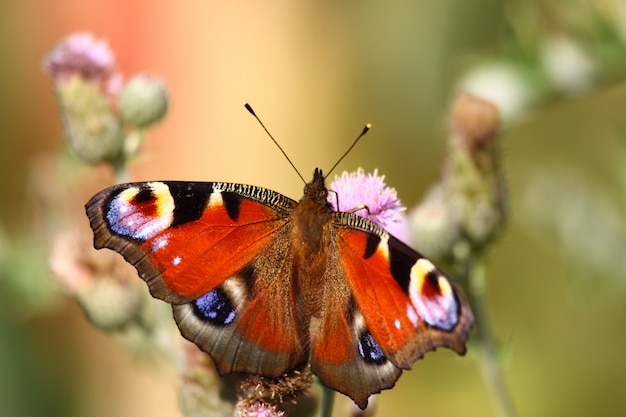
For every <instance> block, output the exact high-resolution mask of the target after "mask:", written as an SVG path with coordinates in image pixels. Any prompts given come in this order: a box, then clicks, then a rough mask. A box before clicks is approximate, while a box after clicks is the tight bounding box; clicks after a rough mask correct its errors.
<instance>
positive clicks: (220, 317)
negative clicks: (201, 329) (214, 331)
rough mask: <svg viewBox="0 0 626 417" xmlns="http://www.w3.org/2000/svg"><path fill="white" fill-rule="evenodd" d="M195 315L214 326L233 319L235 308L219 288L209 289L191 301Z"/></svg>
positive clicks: (224, 323)
mask: <svg viewBox="0 0 626 417" xmlns="http://www.w3.org/2000/svg"><path fill="white" fill-rule="evenodd" d="M193 308H194V312H195V313H196V316H197V317H199V318H200V319H201V320H206V321H208V322H210V323H211V324H214V325H216V326H225V325H227V324H229V323H231V322H232V321H233V320H234V319H235V315H236V310H235V308H234V307H233V304H232V302H231V300H230V298H229V297H228V296H227V295H226V293H225V292H224V291H223V290H221V289H220V288H216V289H214V290H212V291H209V292H208V293H206V294H205V295H203V296H202V297H200V298H198V299H196V300H195V301H193Z"/></svg>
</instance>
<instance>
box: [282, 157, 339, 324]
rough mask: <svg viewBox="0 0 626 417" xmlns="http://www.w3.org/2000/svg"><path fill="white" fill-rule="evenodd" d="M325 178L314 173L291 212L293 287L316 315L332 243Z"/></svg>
mask: <svg viewBox="0 0 626 417" xmlns="http://www.w3.org/2000/svg"><path fill="white" fill-rule="evenodd" d="M327 196H328V190H327V188H326V185H325V184H324V176H323V175H322V171H321V170H319V169H316V170H315V173H314V175H313V181H311V182H310V183H308V184H306V185H305V187H304V196H303V197H302V199H301V200H300V201H299V202H298V205H297V206H296V207H295V208H294V210H293V212H292V213H291V216H290V217H291V224H292V233H291V247H292V250H293V255H294V257H293V260H294V265H293V267H294V268H293V270H294V273H296V274H297V275H296V276H294V282H293V283H294V285H295V287H296V288H297V292H298V293H299V296H300V297H301V298H303V300H304V304H305V305H306V307H307V310H308V311H309V312H310V313H311V314H313V315H316V313H317V310H318V309H319V305H320V302H319V299H318V298H319V294H320V291H319V288H320V286H321V282H322V278H323V277H324V272H325V271H326V266H327V258H328V248H329V245H330V244H331V243H332V242H331V240H332V236H331V230H330V228H331V221H330V220H331V219H330V218H331V215H332V211H333V210H332V207H331V205H330V204H329V203H328V200H327Z"/></svg>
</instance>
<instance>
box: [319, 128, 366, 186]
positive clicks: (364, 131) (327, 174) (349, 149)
mask: <svg viewBox="0 0 626 417" xmlns="http://www.w3.org/2000/svg"><path fill="white" fill-rule="evenodd" d="M371 127H372V124H371V123H368V124H366V125H365V127H364V128H363V131H362V132H361V134H360V135H359V136H357V138H356V139H355V140H354V142H352V145H350V147H349V148H348V150H347V151H346V152H345V153H344V154H343V155H341V158H339V160H338V161H337V162H336V163H335V165H333V167H332V168H331V169H330V170H329V171H328V172H327V173H326V175H325V176H324V179H326V178H327V177H328V176H329V175H330V173H331V172H333V171H334V170H335V168H337V165H339V163H340V162H341V161H343V158H345V157H346V155H348V154H349V153H350V151H351V150H352V148H354V146H355V145H356V144H357V142H358V141H359V139H361V138H362V137H363V136H364V135H365V134H366V133H367V131H368V130H370V128H371Z"/></svg>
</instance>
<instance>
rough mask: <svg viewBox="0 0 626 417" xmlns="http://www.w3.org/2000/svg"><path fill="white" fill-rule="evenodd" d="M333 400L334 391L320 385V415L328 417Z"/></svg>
mask: <svg viewBox="0 0 626 417" xmlns="http://www.w3.org/2000/svg"><path fill="white" fill-rule="evenodd" d="M334 401H335V391H334V390H332V389H330V388H327V387H326V386H322V407H321V409H320V417H330V416H331V414H332V413H333V402H334Z"/></svg>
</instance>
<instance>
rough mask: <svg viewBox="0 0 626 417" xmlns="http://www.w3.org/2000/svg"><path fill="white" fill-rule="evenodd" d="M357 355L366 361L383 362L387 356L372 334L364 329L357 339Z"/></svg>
mask: <svg viewBox="0 0 626 417" xmlns="http://www.w3.org/2000/svg"><path fill="white" fill-rule="evenodd" d="M358 348H359V355H361V357H362V358H363V359H364V360H365V362H368V363H374V364H384V363H385V362H387V358H386V357H385V354H384V353H383V351H382V349H381V348H380V346H378V343H376V341H375V340H374V338H373V337H372V335H371V334H370V333H369V332H368V331H366V332H364V333H363V334H362V335H361V337H359V341H358Z"/></svg>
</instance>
